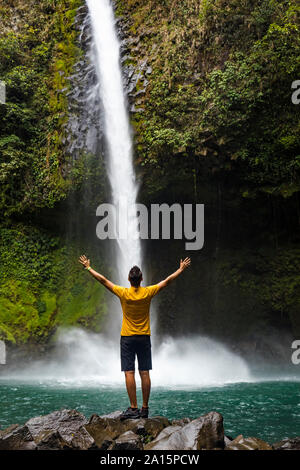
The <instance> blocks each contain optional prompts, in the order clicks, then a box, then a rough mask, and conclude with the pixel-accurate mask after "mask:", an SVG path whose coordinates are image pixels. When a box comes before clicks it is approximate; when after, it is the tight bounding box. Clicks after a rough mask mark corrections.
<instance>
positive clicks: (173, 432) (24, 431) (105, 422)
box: [0, 409, 300, 451]
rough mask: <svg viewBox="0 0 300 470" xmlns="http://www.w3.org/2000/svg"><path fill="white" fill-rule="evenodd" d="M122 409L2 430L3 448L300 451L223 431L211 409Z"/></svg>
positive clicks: (65, 413) (71, 413)
mask: <svg viewBox="0 0 300 470" xmlns="http://www.w3.org/2000/svg"><path fill="white" fill-rule="evenodd" d="M120 414H121V411H115V412H113V413H111V414H108V415H102V416H99V415H97V414H93V415H92V416H91V417H90V418H89V419H87V418H86V417H85V416H84V415H83V414H82V413H80V412H78V411H77V410H68V409H63V410H59V411H54V412H52V413H50V414H48V415H44V416H38V417H35V418H31V419H30V420H29V421H27V422H26V423H25V424H24V425H18V424H13V425H11V426H9V427H8V428H7V429H4V430H2V431H0V450H120V451H121V450H140V451H141V450H145V451H148V450H299V449H300V437H297V438H292V439H284V440H282V441H280V442H276V443H273V444H270V443H267V442H265V441H262V440H261V439H258V438H256V437H244V436H243V435H239V436H237V437H235V438H234V439H233V438H231V437H228V436H225V435H224V427H223V417H222V415H221V414H220V413H217V412H216V411H211V412H209V413H207V414H205V415H203V416H200V417H199V418H196V419H193V420H191V419H190V418H183V419H179V420H171V421H170V420H169V419H168V418H166V417H163V416H154V417H150V418H148V419H142V418H140V419H134V420H133V419H131V420H130V419H126V420H120Z"/></svg>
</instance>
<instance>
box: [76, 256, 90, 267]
mask: <svg viewBox="0 0 300 470" xmlns="http://www.w3.org/2000/svg"><path fill="white" fill-rule="evenodd" d="M78 261H79V263H81V264H82V265H83V266H84V267H85V269H87V268H89V267H90V260H89V259H87V257H86V256H85V255H81V256H80V258H79V260H78Z"/></svg>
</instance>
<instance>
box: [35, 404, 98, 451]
mask: <svg viewBox="0 0 300 470" xmlns="http://www.w3.org/2000/svg"><path fill="white" fill-rule="evenodd" d="M87 422H88V421H87V419H86V418H85V416H84V415H83V414H82V413H79V412H78V411H76V410H60V411H54V412H53V413H50V414H48V415H44V416H37V417H36V418H31V419H30V420H29V421H27V423H26V426H27V428H28V430H29V432H30V434H31V436H32V438H33V440H34V441H35V443H36V444H37V445H38V448H43V449H45V448H47V445H49V448H51V449H56V448H58V449H61V448H66V447H70V448H73V449H83V450H84V449H88V448H90V447H93V445H94V440H93V439H92V437H91V436H90V435H88V433H87V431H86V430H85V429H84V428H83V425H84V424H86V423H87Z"/></svg>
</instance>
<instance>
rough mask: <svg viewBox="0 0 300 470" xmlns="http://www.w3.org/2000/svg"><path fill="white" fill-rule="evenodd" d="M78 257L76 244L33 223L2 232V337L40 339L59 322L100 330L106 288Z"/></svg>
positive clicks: (0, 301) (4, 229)
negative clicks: (82, 265) (85, 269)
mask: <svg viewBox="0 0 300 470" xmlns="http://www.w3.org/2000/svg"><path fill="white" fill-rule="evenodd" d="M77 258H78V249H77V248H76V246H74V245H72V244H69V245H67V246H66V245H64V244H62V242H61V240H60V239H59V238H58V237H54V236H51V234H49V232H46V231H43V230H40V229H37V228H35V227H33V226H28V225H26V226H25V225H22V224H19V225H17V226H15V228H14V229H7V228H2V229H1V230H0V265H1V271H2V272H1V283H0V337H1V338H6V339H7V340H10V341H13V342H17V343H24V342H27V341H30V342H41V341H45V340H47V338H48V336H49V334H51V333H53V332H54V331H55V329H56V327H58V326H60V325H64V326H73V325H81V326H84V327H86V328H88V329H91V330H93V331H99V330H100V329H101V326H102V325H103V320H104V318H105V315H106V305H105V301H104V288H103V287H102V286H100V285H99V284H98V283H96V282H95V281H94V280H93V279H92V278H91V277H90V276H88V275H87V273H86V271H84V270H83V269H82V268H81V267H80V265H79V263H78V261H77ZM94 259H95V262H96V263H97V258H96V257H94Z"/></svg>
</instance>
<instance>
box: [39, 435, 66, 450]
mask: <svg viewBox="0 0 300 470" xmlns="http://www.w3.org/2000/svg"><path fill="white" fill-rule="evenodd" d="M66 449H71V446H70V445H69V444H68V443H67V442H66V441H65V440H64V439H63V438H62V436H61V435H60V433H59V432H58V431H45V432H44V433H43V434H40V436H39V438H38V442H37V450H66Z"/></svg>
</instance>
